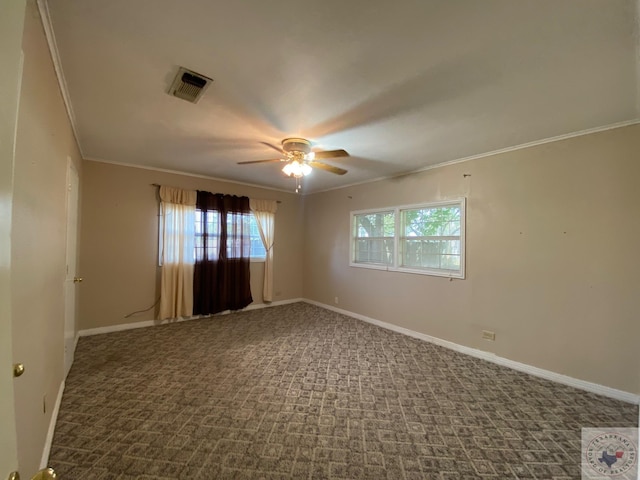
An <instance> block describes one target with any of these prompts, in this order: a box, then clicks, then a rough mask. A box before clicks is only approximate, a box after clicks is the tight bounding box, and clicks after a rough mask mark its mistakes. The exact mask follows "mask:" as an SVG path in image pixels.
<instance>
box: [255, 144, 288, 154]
mask: <svg viewBox="0 0 640 480" xmlns="http://www.w3.org/2000/svg"><path fill="white" fill-rule="evenodd" d="M260 143H261V144H263V145H266V146H267V147H269V148H273V149H274V150H275V151H276V152H279V153H282V154H283V155H284V150H282V149H281V148H279V147H276V146H275V145H271V144H270V143H269V142H260Z"/></svg>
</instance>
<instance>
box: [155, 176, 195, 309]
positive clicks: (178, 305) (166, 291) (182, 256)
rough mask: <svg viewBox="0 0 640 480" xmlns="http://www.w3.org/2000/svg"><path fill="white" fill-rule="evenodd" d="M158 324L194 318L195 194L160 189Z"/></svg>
mask: <svg viewBox="0 0 640 480" xmlns="http://www.w3.org/2000/svg"><path fill="white" fill-rule="evenodd" d="M160 214H161V224H160V228H161V235H162V251H161V252H160V261H161V265H162V276H161V286H160V316H159V318H160V320H164V319H167V318H178V317H190V316H192V315H193V268H194V264H195V258H194V243H195V216H196V191H195V190H182V189H180V188H173V187H165V186H161V187H160Z"/></svg>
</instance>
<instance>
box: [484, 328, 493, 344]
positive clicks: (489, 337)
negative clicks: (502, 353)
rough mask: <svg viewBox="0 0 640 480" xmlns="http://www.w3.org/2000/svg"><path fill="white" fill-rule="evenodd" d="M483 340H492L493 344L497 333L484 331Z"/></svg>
mask: <svg viewBox="0 0 640 480" xmlns="http://www.w3.org/2000/svg"><path fill="white" fill-rule="evenodd" d="M482 338H483V339H484V340H491V341H492V342H494V341H495V339H496V332H491V331H489V330H482Z"/></svg>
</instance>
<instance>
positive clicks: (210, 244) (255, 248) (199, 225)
mask: <svg viewBox="0 0 640 480" xmlns="http://www.w3.org/2000/svg"><path fill="white" fill-rule="evenodd" d="M205 213H206V215H205ZM205 222H206V226H207V228H206V229H205V228H204V224H205ZM236 222H242V223H243V225H242V227H243V231H244V232H249V236H248V237H246V236H244V237H243V238H242V239H241V240H236V242H243V244H244V245H240V244H239V243H238V244H234V240H233V238H232V237H233V236H232V235H231V232H233V231H234V230H235V229H236ZM205 230H206V231H207V232H208V235H207V236H206V237H207V238H205V236H204V232H205ZM227 232H228V233H229V236H228V237H227V258H239V257H240V252H241V247H242V246H244V248H245V251H246V248H250V250H249V251H250V252H251V260H255V261H264V259H265V257H266V254H267V252H266V250H265V248H264V244H263V243H262V238H261V237H260V232H259V231H258V224H257V223H256V218H255V217H254V216H253V214H250V215H238V214H232V213H228V214H227ZM219 235H220V213H219V212H216V211H208V212H203V211H202V210H199V209H196V224H195V248H194V258H195V259H196V260H202V259H203V258H204V250H205V248H206V249H207V257H208V258H217V257H218V255H219V252H218V251H217V250H218V236H219Z"/></svg>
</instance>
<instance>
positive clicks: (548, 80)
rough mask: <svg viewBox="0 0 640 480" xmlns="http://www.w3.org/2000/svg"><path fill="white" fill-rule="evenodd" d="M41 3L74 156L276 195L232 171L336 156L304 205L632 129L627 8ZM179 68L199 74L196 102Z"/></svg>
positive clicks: (633, 82)
mask: <svg viewBox="0 0 640 480" xmlns="http://www.w3.org/2000/svg"><path fill="white" fill-rule="evenodd" d="M41 1H44V0H41ZM47 4H48V8H49V19H50V22H51V25H52V27H53V32H54V35H55V41H56V43H57V49H58V55H59V59H60V62H61V66H62V71H63V74H64V78H65V80H66V87H63V88H66V90H67V92H68V97H69V99H70V103H71V108H72V111H73V116H74V124H75V129H76V132H77V136H78V140H79V143H80V147H81V150H82V153H83V155H84V157H85V158H87V159H93V160H103V161H108V162H116V163H124V164H132V165H141V166H146V167H154V168H160V169H170V170H176V171H181V172H188V173H193V174H200V175H206V176H211V177H217V178H224V179H230V180H234V181H239V182H246V183H251V184H257V185H263V186H267V187H271V188H278V189H284V190H288V191H292V190H293V189H294V181H293V180H292V179H289V178H286V177H285V176H284V174H282V173H281V172H280V168H281V165H280V164H277V163H276V164H273V163H271V164H259V165H249V166H239V165H236V162H239V161H248V160H259V159H265V158H273V157H274V154H275V156H276V157H277V153H276V152H274V151H273V150H271V149H270V148H268V147H266V146H264V145H263V144H261V143H260V142H271V143H273V144H276V145H278V144H279V142H280V140H281V139H282V138H285V137H289V136H302V137H305V138H309V139H311V140H312V141H314V143H315V144H316V146H317V147H319V148H321V149H334V148H344V149H346V150H347V151H348V152H349V153H350V154H351V157H349V158H340V159H335V160H327V161H326V163H331V164H333V165H336V166H339V167H342V168H346V169H348V170H349V173H347V174H346V175H344V176H342V177H341V176H337V175H333V174H331V173H328V172H324V171H318V170H315V171H314V172H313V173H312V174H311V175H310V176H309V177H307V178H306V179H305V184H304V187H303V191H304V192H305V193H310V192H313V191H319V190H324V189H328V188H334V187H337V186H340V185H347V184H353V183H358V182H363V181H367V180H371V179H374V178H380V177H386V176H391V175H394V174H399V173H403V172H408V171H413V170H416V169H420V168H423V167H426V166H429V165H435V164H439V163H443V162H448V161H453V160H456V159H460V158H464V157H468V156H473V155H478V154H482V153H485V152H490V151H494V150H498V149H503V148H508V147H513V146H516V145H521V144H523V143H528V142H533V141H538V140H542V139H546V138H550V137H555V136H559V135H565V134H569V133H572V132H578V131H583V130H586V129H592V128H596V127H601V126H605V125H611V124H617V123H620V122H628V121H632V120H635V119H638V118H639V117H640V112H639V108H638V104H639V102H638V65H637V61H638V60H637V59H638V52H637V49H638V42H637V36H638V31H637V30H638V13H637V2H636V0H606V1H603V0H563V1H558V0H527V1H525V0H521V1H514V0H484V1H479V0H455V1H452V0H440V1H436V0H428V1H427V0H413V1H411V0H401V1H399V2H390V1H388V0H367V1H348V0H339V1H338V0H315V1H312V0H297V1H296V0H275V1H270V2H267V1H264V0H244V1H241V0H237V1H228V0H227V1H223V0H180V1H176V0H133V1H132V0H101V1H98V0H48V2H47ZM45 20H46V19H45ZM179 66H184V67H186V68H189V69H192V70H195V71H197V72H200V73H202V74H204V75H206V76H208V77H211V78H213V79H214V83H213V84H212V85H211V86H210V87H209V89H208V90H207V92H206V93H205V95H204V96H203V97H202V99H201V100H200V102H199V103H198V104H195V105H194V104H190V103H187V102H184V101H182V100H179V99H177V98H175V97H172V96H169V95H168V94H167V91H168V88H169V86H170V84H171V81H172V80H173V77H174V76H175V74H176V71H177V69H178V67H179Z"/></svg>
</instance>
